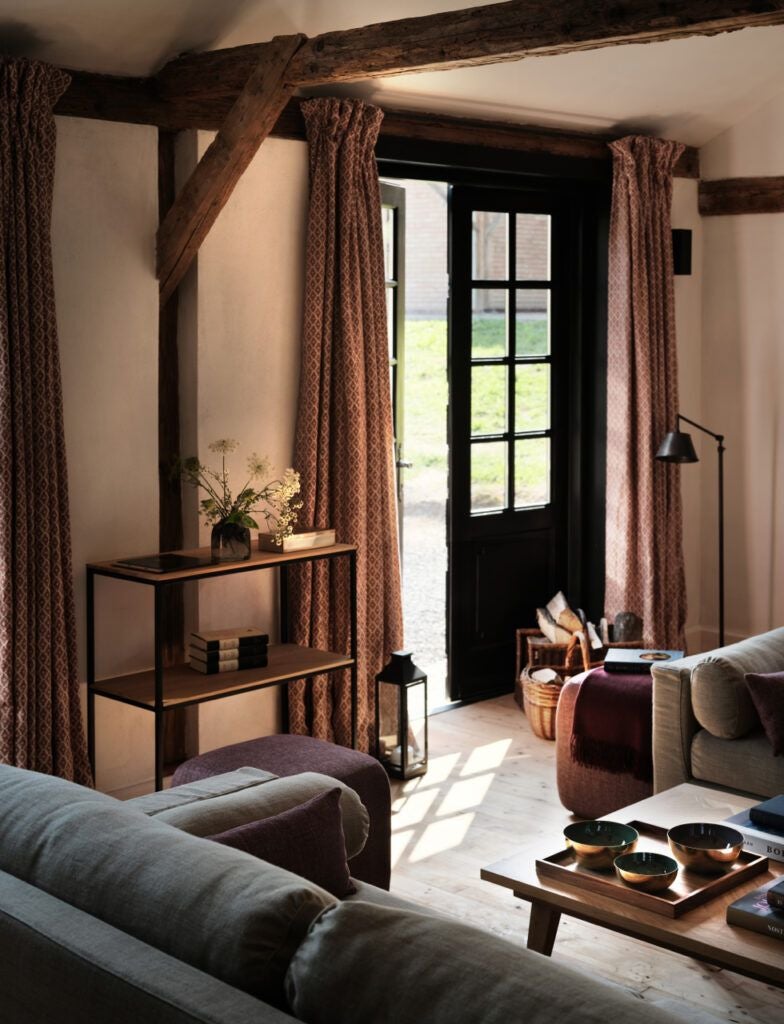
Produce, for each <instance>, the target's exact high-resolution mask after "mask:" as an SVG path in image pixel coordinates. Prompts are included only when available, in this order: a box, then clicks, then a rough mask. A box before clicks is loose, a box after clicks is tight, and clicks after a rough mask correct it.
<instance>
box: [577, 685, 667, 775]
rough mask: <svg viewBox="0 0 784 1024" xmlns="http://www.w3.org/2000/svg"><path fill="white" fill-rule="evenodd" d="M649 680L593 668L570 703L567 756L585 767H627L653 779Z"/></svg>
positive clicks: (613, 769) (618, 769) (614, 769)
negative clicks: (570, 732)
mask: <svg viewBox="0 0 784 1024" xmlns="http://www.w3.org/2000/svg"><path fill="white" fill-rule="evenodd" d="M652 690H653V680H652V679H651V677H650V676H649V675H644V676H643V675H622V674H619V673H614V674H610V673H609V672H605V671H604V669H602V668H595V669H593V670H592V671H591V672H589V673H588V674H587V675H586V677H585V678H584V679H583V681H582V684H581V686H580V692H579V693H578V694H577V700H576V701H575V705H574V724H573V726H572V739H571V748H572V757H573V758H574V759H575V761H577V763H578V764H581V765H585V766H586V767H588V768H603V769H604V770H605V771H608V772H628V773H630V774H632V775H633V776H634V777H635V779H640V780H642V781H644V782H652V781H653V756H652V752H651V744H652V733H653V715H652V711H653V707H652V705H653V701H652Z"/></svg>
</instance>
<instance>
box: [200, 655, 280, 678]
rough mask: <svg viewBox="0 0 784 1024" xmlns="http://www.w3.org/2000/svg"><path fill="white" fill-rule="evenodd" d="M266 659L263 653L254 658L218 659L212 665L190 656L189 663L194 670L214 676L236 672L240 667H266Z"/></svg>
mask: <svg viewBox="0 0 784 1024" xmlns="http://www.w3.org/2000/svg"><path fill="white" fill-rule="evenodd" d="M267 661H268V659H267V656H266V654H263V655H257V656H256V657H255V658H238V659H237V660H236V661H218V662H216V663H215V664H214V665H208V664H207V662H206V661H199V660H198V659H197V658H191V662H190V664H191V668H192V669H193V670H194V671H195V672H201V673H202V674H203V675H205V676H214V675H218V674H219V673H221V672H237V671H238V670H239V669H241V668H266V666H267Z"/></svg>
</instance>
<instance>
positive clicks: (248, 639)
mask: <svg viewBox="0 0 784 1024" xmlns="http://www.w3.org/2000/svg"><path fill="white" fill-rule="evenodd" d="M268 643H269V635H268V634H267V633H258V634H257V635H256V636H238V637H232V638H227V639H225V640H201V639H199V637H197V636H192V637H191V647H198V648H199V649H200V650H202V651H229V650H233V649H234V648H235V647H241V648H245V647H258V646H259V645H264V646H265V647H266V645H267V644H268Z"/></svg>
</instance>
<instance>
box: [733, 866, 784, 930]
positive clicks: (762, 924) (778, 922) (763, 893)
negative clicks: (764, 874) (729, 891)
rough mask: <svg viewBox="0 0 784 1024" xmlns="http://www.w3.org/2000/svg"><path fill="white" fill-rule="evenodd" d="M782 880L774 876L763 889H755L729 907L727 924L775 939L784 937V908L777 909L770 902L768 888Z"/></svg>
mask: <svg viewBox="0 0 784 1024" xmlns="http://www.w3.org/2000/svg"><path fill="white" fill-rule="evenodd" d="M780 881H781V879H780V878H774V879H773V881H771V882H766V884H765V885H763V886H762V888H761V889H753V890H752V891H751V892H748V893H746V895H745V896H741V898H740V899H739V900H735V902H734V903H731V904H730V905H729V906H728V907H727V924H734V925H737V926H738V927H740V928H748V929H749V930H750V931H753V932H761V933H762V934H763V935H770V936H772V937H773V938H775V939H784V910H775V909H774V908H773V907H772V906H771V905H770V904H769V903H768V895H767V893H768V889H772V888H773V886H774V885H777V884H778V883H779V882H780Z"/></svg>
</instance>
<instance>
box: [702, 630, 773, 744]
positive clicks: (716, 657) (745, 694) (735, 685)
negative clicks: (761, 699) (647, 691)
mask: <svg viewBox="0 0 784 1024" xmlns="http://www.w3.org/2000/svg"><path fill="white" fill-rule="evenodd" d="M782 667H784V629H772V630H770V631H769V632H768V633H762V634H761V635H759V636H754V637H750V638H749V639H748V640H741V641H740V642H739V643H736V644H730V645H729V646H727V647H720V648H719V649H718V650H715V651H711V652H710V654H709V655H707V656H706V655H702V656H701V657H700V658H699V659H698V661H697V664H696V665H695V666H694V667H693V668H692V674H691V675H692V678H691V689H692V704H693V706H694V714H695V715H696V717H697V721H698V722H699V723H700V725H701V726H702V727H703V728H704V729H707V730H708V732H710V733H712V734H713V735H714V736H719V737H721V738H723V739H737V738H738V737H739V736H744V735H745V734H746V733H748V732H750V731H751V730H752V729H758V728H759V716H758V715H757V712H756V709H755V707H754V704H753V702H752V699H751V696H750V694H749V691H748V688H747V686H746V673H747V672H754V673H761V672H778V671H780V670H781V669H782Z"/></svg>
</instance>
